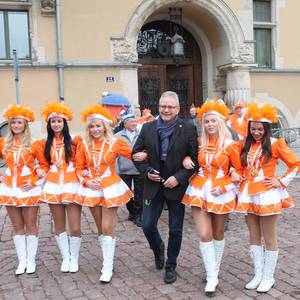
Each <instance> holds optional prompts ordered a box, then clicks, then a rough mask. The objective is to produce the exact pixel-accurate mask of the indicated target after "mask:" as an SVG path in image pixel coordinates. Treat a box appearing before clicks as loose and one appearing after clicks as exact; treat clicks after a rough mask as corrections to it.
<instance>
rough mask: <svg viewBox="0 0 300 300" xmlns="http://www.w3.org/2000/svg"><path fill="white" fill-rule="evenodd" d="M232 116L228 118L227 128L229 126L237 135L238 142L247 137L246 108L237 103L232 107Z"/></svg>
mask: <svg viewBox="0 0 300 300" xmlns="http://www.w3.org/2000/svg"><path fill="white" fill-rule="evenodd" d="M233 111H234V112H233V115H232V116H230V119H229V121H228V126H230V127H231V128H232V129H233V130H234V131H235V132H236V133H237V134H238V137H239V139H240V140H244V139H245V138H246V136H247V126H248V121H247V118H246V112H247V107H246V104H245V103H243V102H237V103H235V104H234V106H233Z"/></svg>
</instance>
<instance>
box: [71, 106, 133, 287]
mask: <svg viewBox="0 0 300 300" xmlns="http://www.w3.org/2000/svg"><path fill="white" fill-rule="evenodd" d="M82 117H83V121H84V122H86V123H87V140H86V141H82V142H81V143H80V145H79V148H78V155H77V156H76V171H77V175H78V177H79V178H80V182H81V185H80V188H79V190H78V196H77V197H76V201H77V203H78V204H80V205H84V206H88V207H90V210H91V213H92V215H93V217H94V220H95V222H96V225H97V228H98V235H99V237H98V241H99V245H100V247H101V249H102V255H103V267H102V271H101V273H102V274H101V277H100V279H99V280H100V281H101V282H110V280H111V277H112V274H113V260H114V253H115V245H116V237H115V222H116V217H117V210H118V207H119V206H121V205H123V204H126V203H127V202H128V201H129V200H130V199H131V197H132V192H131V191H130V189H129V188H128V187H127V185H126V184H125V183H124V182H123V181H122V180H121V178H120V177H119V176H118V175H117V174H116V172H115V162H116V159H117V157H118V156H124V157H126V158H128V159H131V149H130V147H129V146H128V145H127V143H125V142H124V141H123V140H121V139H116V138H115V137H113V131H112V129H111V127H110V124H112V122H113V118H112V116H111V115H110V113H109V111H108V110H106V109H105V108H103V107H102V106H101V105H99V104H96V105H93V106H90V107H88V108H87V109H86V110H85V111H84V112H83V113H82Z"/></svg>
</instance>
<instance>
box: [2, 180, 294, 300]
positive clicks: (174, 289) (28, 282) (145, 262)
mask: <svg viewBox="0 0 300 300" xmlns="http://www.w3.org/2000/svg"><path fill="white" fill-rule="evenodd" d="M299 183H300V181H297V182H293V183H292V184H291V186H290V188H289V191H290V193H291V194H292V196H293V197H294V200H295V202H296V205H295V208H294V209H289V210H286V211H285V212H284V213H283V214H282V215H281V217H280V223H279V226H278V231H279V232H278V235H279V245H280V257H279V263H278V267H277V271H276V284H275V287H274V288H273V289H272V290H271V291H270V292H269V293H268V294H262V295H260V294H257V293H256V291H247V290H245V289H243V287H244V284H245V282H246V281H247V280H249V279H250V277H251V273H252V265H251V262H250V260H249V253H248V235H247V229H246V227H245V223H244V219H243V217H242V216H240V215H239V216H237V215H231V217H230V223H229V230H228V231H227V232H226V243H227V244H226V248H225V256H224V259H223V262H222V266H221V273H220V285H219V289H218V292H217V294H216V296H215V297H214V299H243V300H246V299H266V300H268V299H286V300H288V299H300V222H299V219H300V202H299V198H300V189H299ZM167 219H168V215H167V211H164V212H163V216H162V218H161V221H160V224H159V226H160V228H161V231H162V236H163V238H164V240H165V241H166V234H167ZM185 220H186V221H185V227H184V238H183V244H182V250H181V253H180V257H179V259H178V268H177V271H178V280H177V281H176V282H175V283H174V284H171V285H167V284H164V282H163V275H164V272H163V271H157V270H156V269H155V268H154V261H153V255H152V253H151V251H150V250H149V247H148V244H147V243H146V240H145V238H144V236H143V233H142V230H141V229H140V228H138V227H136V226H135V225H134V224H132V223H131V222H129V221H127V212H126V209H125V208H122V209H120V210H119V217H118V225H117V238H118V240H117V250H116V259H115V273H114V276H113V279H112V281H111V283H110V284H105V285H104V284H101V283H100V282H99V281H98V279H99V271H100V264H101V258H100V251H99V247H98V245H97V237H96V234H95V232H96V228H95V226H94V224H93V221H92V217H91V214H90V212H89V211H88V210H87V209H85V210H84V211H83V215H82V233H83V241H82V247H81V253H80V271H79V272H78V273H76V274H64V273H61V272H60V271H59V268H60V255H59V252H58V248H57V245H56V242H55V238H54V235H53V234H51V233H50V232H51V220H50V216H49V210H48V207H47V206H46V205H45V206H42V207H41V211H40V219H39V226H40V233H39V236H40V240H39V241H40V243H39V249H38V258H37V272H36V273H35V274H32V275H28V274H24V275H21V276H19V277H16V276H14V271H15V268H16V266H17V258H16V254H15V250H14V246H13V243H12V239H11V225H10V221H9V220H8V217H7V216H6V212H5V209H4V208H1V209H0V238H1V244H0V270H1V271H0V299H17V300H21V299H32V300H34V299H38V300H40V299H56V300H60V299H78V300H79V299H110V300H117V299H118V300H123V299H171V300H180V299H205V298H206V297H205V295H204V294H203V289H204V283H203V282H202V279H203V278H204V269H203V265H202V260H201V258H200V254H199V250H198V237H197V234H196V232H195V229H194V225H193V221H192V218H191V213H190V209H187V212H186V219H185Z"/></svg>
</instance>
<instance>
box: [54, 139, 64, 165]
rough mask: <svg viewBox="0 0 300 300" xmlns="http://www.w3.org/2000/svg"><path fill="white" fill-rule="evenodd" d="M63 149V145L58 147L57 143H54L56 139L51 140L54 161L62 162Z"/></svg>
mask: <svg viewBox="0 0 300 300" xmlns="http://www.w3.org/2000/svg"><path fill="white" fill-rule="evenodd" d="M63 150H64V147H63V145H62V146H61V147H60V148H58V147H57V145H56V140H55V139H54V141H53V152H54V155H55V159H56V161H55V163H61V162H62V155H63Z"/></svg>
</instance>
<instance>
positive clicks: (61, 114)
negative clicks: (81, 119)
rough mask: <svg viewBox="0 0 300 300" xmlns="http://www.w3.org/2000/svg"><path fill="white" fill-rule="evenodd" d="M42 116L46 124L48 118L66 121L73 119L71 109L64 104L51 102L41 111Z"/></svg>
mask: <svg viewBox="0 0 300 300" xmlns="http://www.w3.org/2000/svg"><path fill="white" fill-rule="evenodd" d="M42 116H44V118H45V121H46V122H47V121H48V120H49V119H50V118H64V119H66V120H67V121H71V120H72V119H73V114H72V111H71V108H70V106H69V105H67V104H66V103H65V102H52V103H49V104H47V105H46V106H45V107H44V108H43V110H42Z"/></svg>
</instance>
